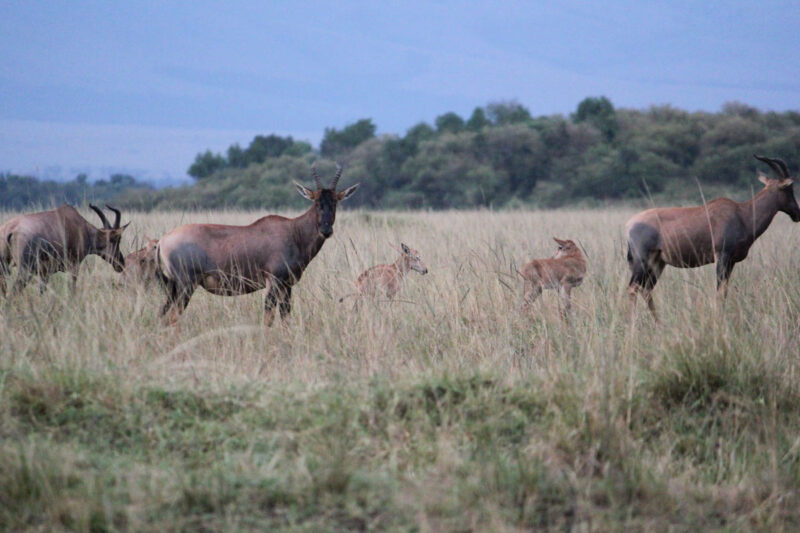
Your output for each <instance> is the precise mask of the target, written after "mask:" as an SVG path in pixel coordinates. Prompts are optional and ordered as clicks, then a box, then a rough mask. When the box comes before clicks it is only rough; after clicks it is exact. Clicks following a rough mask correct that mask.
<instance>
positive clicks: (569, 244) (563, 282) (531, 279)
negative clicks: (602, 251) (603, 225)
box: [520, 237, 586, 318]
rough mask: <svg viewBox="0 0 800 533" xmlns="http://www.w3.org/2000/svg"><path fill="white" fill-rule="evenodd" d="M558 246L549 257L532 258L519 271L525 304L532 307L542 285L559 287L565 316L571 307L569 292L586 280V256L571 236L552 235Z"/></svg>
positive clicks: (529, 307) (524, 305)
mask: <svg viewBox="0 0 800 533" xmlns="http://www.w3.org/2000/svg"><path fill="white" fill-rule="evenodd" d="M553 240H554V241H556V243H557V244H558V250H556V253H555V255H554V256H553V257H551V258H548V259H533V260H532V261H530V262H529V263H528V264H526V265H525V266H524V267H522V270H521V271H520V275H521V276H522V280H523V281H522V286H523V290H524V294H523V299H524V301H525V303H524V304H523V308H524V309H526V310H530V309H531V306H532V305H533V302H535V301H536V299H537V298H538V297H539V296H541V294H542V289H558V290H559V292H560V293H561V299H562V301H563V308H562V314H563V316H564V318H566V317H567V316H568V314H569V313H570V311H571V310H572V302H571V300H570V292H571V291H572V289H573V288H575V287H577V286H578V285H580V284H581V283H582V282H583V277H584V275H586V259H585V258H584V257H583V253H581V250H580V248H578V246H577V245H576V244H575V243H574V242H573V241H571V240H561V239H557V238H555V237H553Z"/></svg>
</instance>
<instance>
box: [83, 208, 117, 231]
mask: <svg viewBox="0 0 800 533" xmlns="http://www.w3.org/2000/svg"><path fill="white" fill-rule="evenodd" d="M89 207H90V208H91V209H92V210H93V211H94V212H95V213H97V216H99V217H100V220H101V221H102V222H103V229H119V223H120V220H121V219H122V213H120V212H119V209H115V208H113V207H111V206H110V205H108V204H106V207H107V208H108V209H109V211H113V212H114V225H113V226H112V225H111V224H109V223H108V219H107V218H106V215H105V214H104V213H103V211H101V210H100V208H99V207H97V206H96V205H92V204H89Z"/></svg>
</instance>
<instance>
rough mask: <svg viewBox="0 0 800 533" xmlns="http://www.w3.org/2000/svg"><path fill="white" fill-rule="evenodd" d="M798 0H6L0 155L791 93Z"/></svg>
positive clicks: (244, 140) (57, 166) (121, 153)
mask: <svg viewBox="0 0 800 533" xmlns="http://www.w3.org/2000/svg"><path fill="white" fill-rule="evenodd" d="M221 6H224V7H221ZM799 6H800V3H797V2H791V1H786V2H779V1H763V0H762V1H759V2H754V1H752V0H748V1H738V0H737V1H727V2H714V1H669V2H663V1H659V2H648V1H642V0H639V1H632V2H621V1H613V0H606V1H605V2H577V1H558V2H553V1H542V2H500V1H492V2H483V3H481V2H415V1H403V2H344V1H331V2H298V1H288V2H274V1H272V2H270V1H263V0H261V1H252V2H225V3H222V2H198V1H192V2H164V1H154V2H145V1H123V2H80V1H73V0H70V1H64V2H52V1H46V2H34V1H30V0H25V1H17V0H4V1H3V2H0V172H4V171H14V172H25V173H37V174H38V175H40V176H49V175H55V174H59V173H60V174H62V175H63V176H64V177H73V176H74V173H76V172H78V171H80V170H88V171H89V172H90V174H91V175H92V177H95V178H99V177H107V174H108V173H109V172H112V171H115V170H124V171H128V172H131V173H134V174H136V175H138V176H142V177H146V178H149V179H162V178H180V177H185V171H186V169H187V168H188V166H189V165H190V164H191V162H192V160H193V159H194V156H195V155H196V154H197V153H198V152H199V151H202V150H205V149H206V148H211V149H212V150H214V151H220V152H224V151H225V150H226V149H227V147H228V146H229V145H230V144H232V143H234V142H238V143H240V144H242V145H243V146H246V145H247V144H248V143H249V141H250V140H251V139H252V137H253V136H254V135H256V134H260V133H261V134H268V133H277V134H280V135H292V136H293V137H295V138H296V139H304V140H308V141H310V142H312V144H314V146H318V143H319V141H320V139H321V137H322V134H323V130H324V129H325V128H326V127H335V128H341V127H343V126H345V125H346V124H349V123H352V122H354V121H356V120H358V119H360V118H372V120H373V122H374V123H375V124H376V125H377V127H378V132H379V133H398V134H404V133H405V131H406V130H407V129H408V128H409V127H411V126H413V125H414V124H416V123H417V122H419V121H426V122H428V123H433V121H434V120H435V118H436V116H438V115H440V114H443V113H445V112H448V111H455V112H456V113H458V114H460V115H461V116H463V117H465V118H466V117H468V116H469V115H470V114H471V112H472V110H473V109H474V108H475V107H476V106H483V105H486V104H487V103H489V102H493V101H501V100H516V101H518V102H520V103H521V104H523V105H524V106H526V107H527V108H528V109H529V110H530V111H531V113H532V114H533V115H534V116H536V115H547V114H553V113H562V114H568V113H571V112H573V111H574V110H575V108H576V107H577V105H578V103H579V102H580V101H581V100H582V99H583V98H585V97H587V96H600V95H605V96H607V97H608V98H610V99H611V101H612V102H613V103H614V105H615V106H616V107H628V108H641V109H643V108H646V107H648V106H650V105H652V104H672V105H674V106H676V107H680V108H683V109H687V110H707V111H718V110H719V109H720V108H721V106H722V104H724V103H725V102H728V101H734V100H736V101H741V102H744V103H747V104H750V105H753V106H756V107H758V108H761V109H765V110H776V111H783V110H788V109H795V110H796V109H798V108H799V107H800V106H798V101H800V33H798V32H800V7H799ZM104 173H105V174H106V175H103V174H104Z"/></svg>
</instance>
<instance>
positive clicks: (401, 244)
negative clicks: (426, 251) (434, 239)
mask: <svg viewBox="0 0 800 533" xmlns="http://www.w3.org/2000/svg"><path fill="white" fill-rule="evenodd" d="M400 248H402V249H403V253H404V254H410V253H411V250H409V249H408V246H406V245H405V244H403V243H402V242H401V243H400Z"/></svg>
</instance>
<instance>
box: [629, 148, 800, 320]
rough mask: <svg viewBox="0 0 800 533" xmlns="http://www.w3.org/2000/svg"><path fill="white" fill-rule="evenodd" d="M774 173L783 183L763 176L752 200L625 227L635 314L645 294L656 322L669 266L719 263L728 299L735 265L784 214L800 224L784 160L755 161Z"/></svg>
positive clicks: (668, 211)
mask: <svg viewBox="0 0 800 533" xmlns="http://www.w3.org/2000/svg"><path fill="white" fill-rule="evenodd" d="M754 157H755V158H756V159H758V160H759V161H763V162H764V163H766V164H767V165H769V167H770V168H771V169H772V170H774V171H775V173H776V174H777V175H778V179H772V178H768V177H766V176H764V175H763V174H761V173H760V172H759V174H758V179H759V181H761V183H763V184H764V188H763V189H761V191H760V192H759V193H758V194H756V195H755V196H754V197H753V198H752V199H750V200H748V201H746V202H741V203H737V202H734V201H733V200H730V199H728V198H717V199H716V200H712V201H711V202H708V203H707V204H706V205H702V206H698V207H663V208H656V209H648V210H647V211H642V212H641V213H638V214H636V215H634V216H633V217H631V219H630V220H628V222H627V224H626V225H625V233H626V234H627V236H628V266H629V267H630V269H631V279H630V281H629V282H628V294H629V296H630V302H631V309H632V308H633V306H634V305H635V304H636V294H637V293H638V294H641V295H642V298H643V299H644V301H645V302H647V306H648V308H649V309H650V312H651V313H652V314H653V318H655V319H657V318H658V317H657V315H656V309H655V305H654V303H653V295H652V291H653V287H654V286H655V284H656V282H657V281H658V277H659V276H660V275H661V272H662V271H663V270H664V266H665V265H671V266H674V267H677V268H694V267H699V266H702V265H707V264H709V263H716V264H717V293H718V294H721V295H722V297H723V298H724V297H725V296H726V295H727V292H728V279H729V278H730V275H731V271H732V270H733V266H734V265H735V264H736V263H738V262H740V261H743V260H744V259H745V258H746V257H747V253H748V251H749V250H750V247H751V246H752V245H753V242H755V240H756V239H757V238H758V237H759V236H760V235H761V234H762V233H764V231H766V229H767V228H768V227H769V225H770V223H771V222H772V219H773V217H774V216H775V215H776V214H777V213H778V211H782V212H784V213H786V214H787V215H789V216H790V217H791V219H792V221H794V222H798V221H800V207H798V205H797V201H796V200H795V198H794V191H793V190H792V183H793V180H792V178H791V176H790V175H789V169H788V168H787V166H786V163H784V162H783V161H781V160H780V159H771V158H767V157H763V156H760V155H756V156H754Z"/></svg>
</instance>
